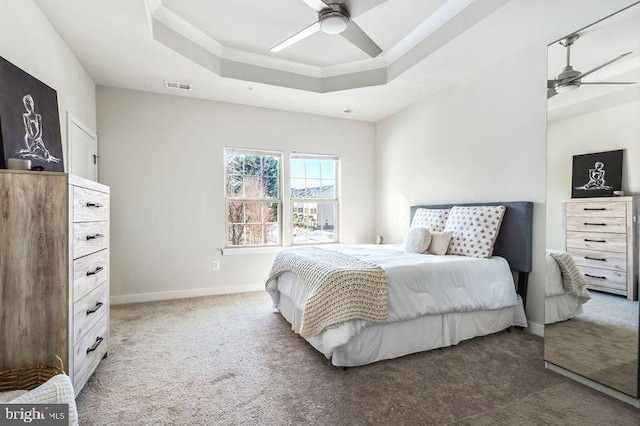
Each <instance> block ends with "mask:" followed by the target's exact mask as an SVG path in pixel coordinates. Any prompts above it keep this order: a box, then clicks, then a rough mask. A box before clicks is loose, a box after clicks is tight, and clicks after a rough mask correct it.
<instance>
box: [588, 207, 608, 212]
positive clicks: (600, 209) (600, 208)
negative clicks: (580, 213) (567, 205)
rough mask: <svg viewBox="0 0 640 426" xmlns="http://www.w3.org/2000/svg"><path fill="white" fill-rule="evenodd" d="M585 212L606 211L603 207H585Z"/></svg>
mask: <svg viewBox="0 0 640 426" xmlns="http://www.w3.org/2000/svg"><path fill="white" fill-rule="evenodd" d="M584 210H585V211H604V210H606V208H605V207H597V208H596V207H585V208H584Z"/></svg>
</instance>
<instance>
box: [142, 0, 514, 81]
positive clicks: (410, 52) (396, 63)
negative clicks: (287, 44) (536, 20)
mask: <svg viewBox="0 0 640 426" xmlns="http://www.w3.org/2000/svg"><path fill="white" fill-rule="evenodd" d="M146 1H147V11H148V13H150V15H151V25H152V34H153V38H154V39H155V40H156V41H158V42H159V43H162V44H164V45H165V46H166V47H168V48H170V49H172V50H174V51H175V52H177V53H179V54H181V55H182V56H184V57H186V58H188V59H190V60H192V61H193V62H195V63H197V64H199V65H201V66H203V67H205V68H206V69H207V70H209V71H211V72H213V73H215V74H216V75H219V76H221V77H227V78H233V79H238V80H245V81H253V82H257V83H264V84H269V85H275V86H281V87H288V88H293V89H299V90H305V91H310V92H316V93H326V92H335V91H341V90H349V89H356V88H361V87H370V86H377V85H383V84H387V83H388V82H390V81H391V80H393V79H395V78H396V77H398V76H400V75H401V74H403V73H404V72H405V71H407V70H409V69H410V68H412V67H413V66H415V65H416V64H418V63H419V62H421V61H422V60H424V59H425V58H427V57H428V56H429V55H431V54H432V53H434V52H435V51H437V50H438V49H440V48H441V47H442V46H444V45H445V44H446V43H448V42H449V41H451V40H452V39H454V38H455V37H457V36H458V35H460V34H462V33H463V32H465V31H466V30H468V29H469V28H471V27H473V26H474V25H475V24H477V23H478V22H480V21H481V20H482V19H484V18H486V17H487V16H489V15H490V14H492V13H493V12H495V11H496V10H497V9H499V8H500V7H502V6H504V5H505V4H506V3H508V2H509V0H449V1H447V2H446V3H445V4H443V5H442V6H441V7H440V8H439V9H438V10H437V11H436V12H435V13H433V14H432V15H431V16H430V17H429V18H428V19H427V20H426V21H425V22H424V23H423V24H421V25H420V26H419V27H418V28H416V29H415V30H413V31H412V32H410V33H409V34H408V35H407V36H406V37H405V38H404V39H402V40H401V41H400V42H399V43H398V44H396V46H394V47H393V48H391V49H389V50H388V51H387V52H385V53H383V54H382V55H380V56H379V57H378V58H371V59H365V60H359V61H354V62H350V63H345V64H339V65H332V66H328V67H318V66H314V65H309V64H303V63H300V62H295V61H290V60H284V59H281V58H275V57H272V56H267V55H261V54H258V53H251V52H247V51H244V50H239V49H232V48H229V47H227V46H223V45H222V44H221V43H219V42H218V41H216V40H214V39H212V38H211V37H210V36H208V35H207V34H206V33H204V32H203V31H202V30H200V29H198V28H196V27H195V26H193V25H192V24H191V23H189V22H188V21H186V20H185V19H183V18H182V17H180V16H179V15H177V14H176V13H174V12H173V11H171V10H170V9H168V8H167V7H165V6H163V5H162V3H161V0H146Z"/></svg>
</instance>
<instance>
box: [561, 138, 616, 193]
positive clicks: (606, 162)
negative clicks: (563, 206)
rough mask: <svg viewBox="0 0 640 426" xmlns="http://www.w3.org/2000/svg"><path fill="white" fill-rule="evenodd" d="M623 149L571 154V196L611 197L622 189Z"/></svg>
mask: <svg viewBox="0 0 640 426" xmlns="http://www.w3.org/2000/svg"><path fill="white" fill-rule="evenodd" d="M622 154H623V150H622V149H619V150H617V151H606V152H596V153H594V154H583V155H574V156H573V172H572V177H571V198H588V197H611V196H613V191H621V190H622Z"/></svg>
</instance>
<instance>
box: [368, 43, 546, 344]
mask: <svg viewBox="0 0 640 426" xmlns="http://www.w3.org/2000/svg"><path fill="white" fill-rule="evenodd" d="M546 60H547V48H546V46H545V45H544V44H540V45H538V46H534V47H531V48H528V49H526V50H524V51H522V52H520V53H518V54H517V55H514V56H512V57H510V58H508V59H506V60H504V61H502V62H500V63H498V64H496V65H494V66H492V67H490V68H489V69H486V70H484V71H482V72H481V73H479V74H477V75H475V76H474V77H472V78H471V79H469V80H467V81H464V82H461V83H459V84H457V85H456V86H454V87H452V88H448V89H446V90H444V91H443V92H441V93H439V94H437V95H435V96H433V97H431V98H429V99H427V100H426V101H424V102H421V103H419V104H417V105H415V106H413V107H410V108H408V109H406V110H404V111H401V112H399V113H397V114H394V115H393V116H391V117H389V118H387V119H385V120H383V121H381V122H380V123H378V125H377V152H376V155H377V167H378V180H377V200H376V205H377V208H376V212H377V213H378V217H377V223H376V225H377V229H376V232H377V233H379V234H381V235H383V236H384V237H385V241H389V242H399V241H401V240H402V238H403V236H404V233H405V232H406V229H407V227H408V221H409V206H411V205H414V204H425V203H446V202H481V201H533V202H534V203H535V205H534V230H533V232H534V241H533V250H534V259H533V272H532V273H531V275H530V279H529V292H528V303H527V317H528V319H529V321H532V322H534V323H537V324H544V320H543V319H544V302H543V295H544V274H545V270H544V247H545V243H544V237H545V208H544V203H545V162H546V157H545V137H546V135H545V133H546V130H545V129H546V95H545V87H546V74H547V66H546ZM540 328H541V327H537V329H538V331H540Z"/></svg>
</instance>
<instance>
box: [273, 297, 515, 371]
mask: <svg viewBox="0 0 640 426" xmlns="http://www.w3.org/2000/svg"><path fill="white" fill-rule="evenodd" d="M277 308H278V310H279V311H280V313H281V314H282V316H283V317H284V318H285V319H286V320H287V321H288V322H289V323H290V324H291V328H292V329H293V331H294V332H296V333H298V332H299V330H300V323H301V318H302V313H301V312H300V310H299V309H297V308H296V306H295V304H294V303H293V302H292V301H291V299H289V298H288V297H287V296H286V295H284V294H282V293H280V295H279V300H278V306H277ZM514 325H515V326H522V327H526V326H527V322H526V318H525V315H524V307H523V305H522V299H520V297H518V305H517V306H513V307H509V308H503V309H498V310H492V311H477V312H460V313H446V314H440V315H425V316H421V317H418V318H414V319H412V320H409V321H403V322H397V323H391V324H380V325H374V326H369V327H366V328H364V329H363V330H362V331H361V332H360V333H358V334H357V335H356V336H353V337H352V338H351V339H350V340H349V341H348V342H347V343H346V344H344V345H342V346H340V347H338V348H336V349H335V350H334V351H333V353H332V355H331V363H332V364H333V365H335V366H339V367H355V366H358V365H365V364H371V363H373V362H376V361H381V360H384V359H392V358H398V357H401V356H404V355H409V354H412V353H416V352H423V351H428V350H431V349H436V348H442V347H447V346H452V345H456V344H458V343H460V342H461V341H463V340H467V339H471V338H473V337H477V336H485V335H488V334H493V333H497V332H499V331H502V330H504V329H506V328H509V327H511V326H514ZM306 340H307V341H308V342H309V343H310V344H311V345H312V346H313V347H314V348H315V349H317V350H318V351H320V352H321V353H324V350H323V348H322V347H321V343H320V341H318V340H317V339H315V340H314V339H306Z"/></svg>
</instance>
